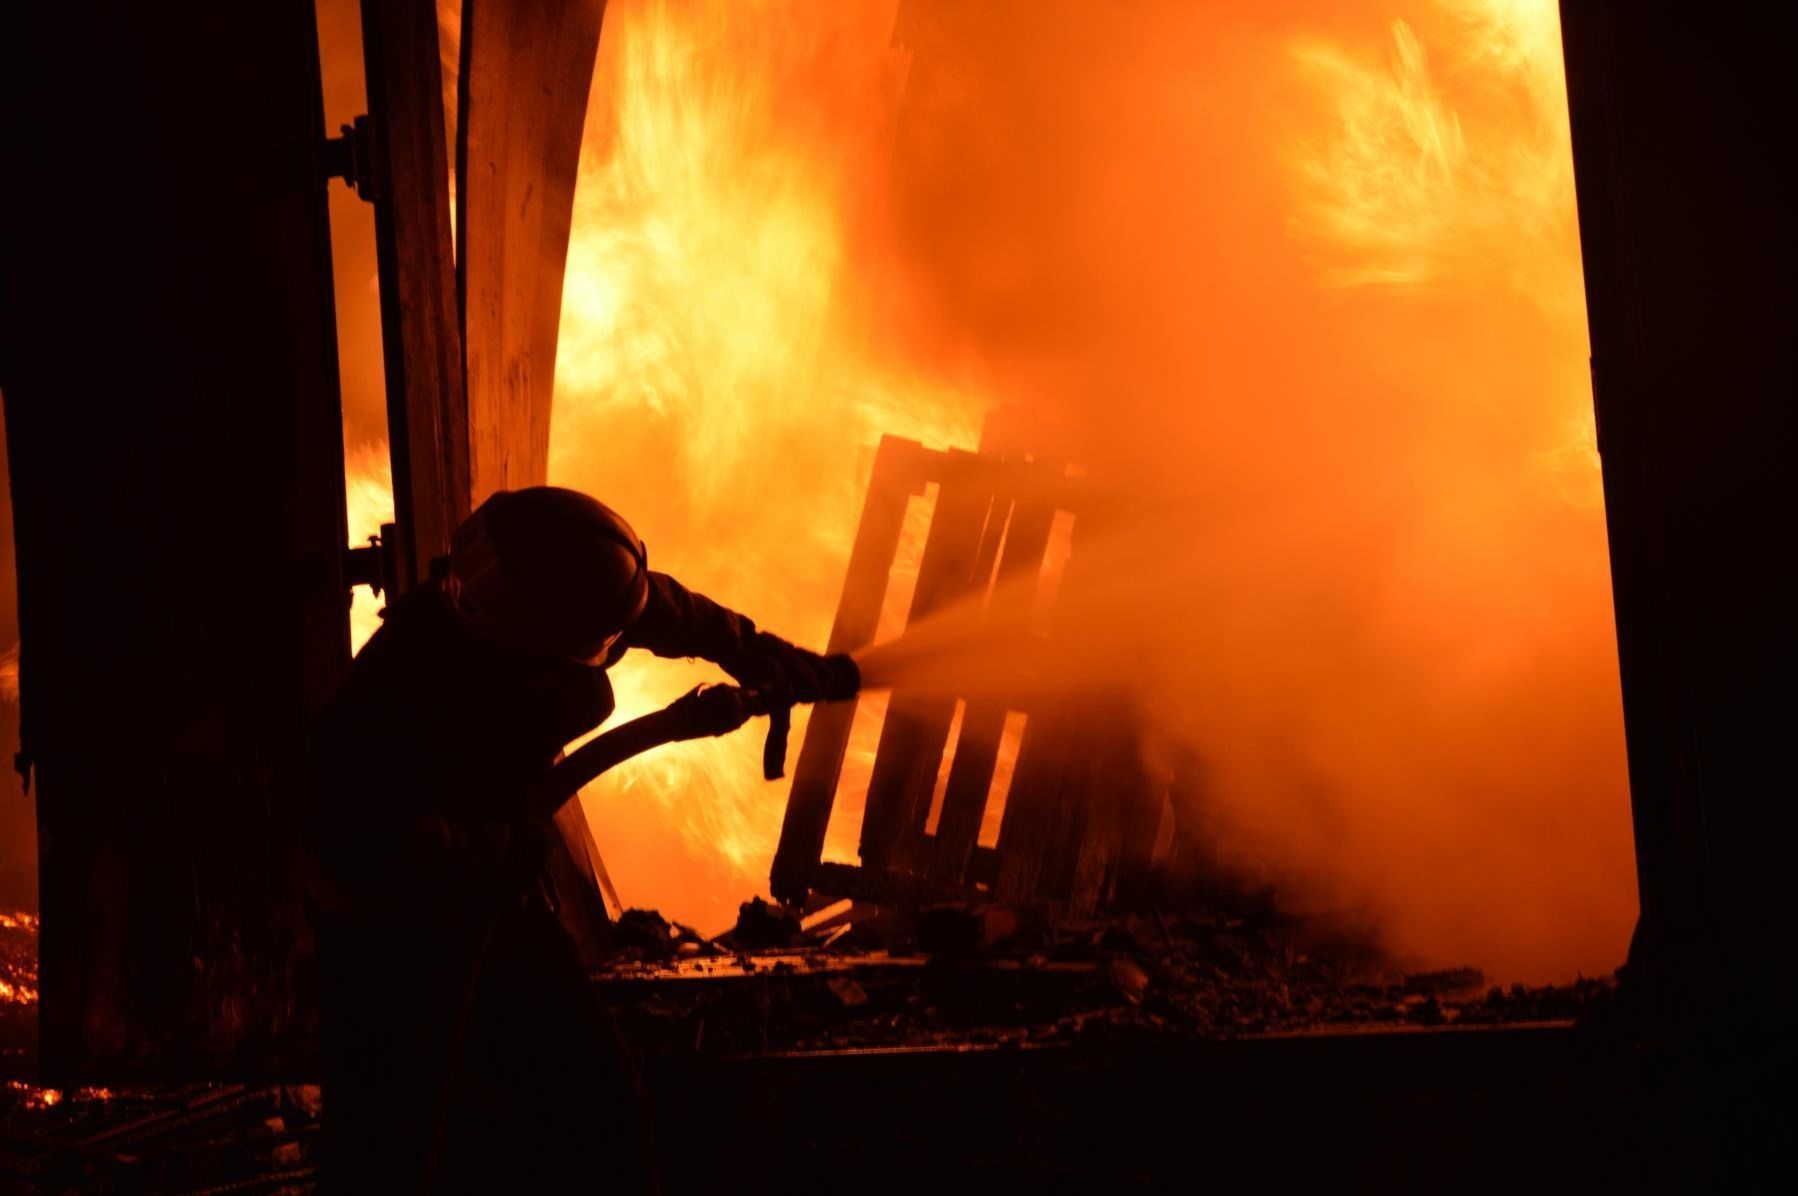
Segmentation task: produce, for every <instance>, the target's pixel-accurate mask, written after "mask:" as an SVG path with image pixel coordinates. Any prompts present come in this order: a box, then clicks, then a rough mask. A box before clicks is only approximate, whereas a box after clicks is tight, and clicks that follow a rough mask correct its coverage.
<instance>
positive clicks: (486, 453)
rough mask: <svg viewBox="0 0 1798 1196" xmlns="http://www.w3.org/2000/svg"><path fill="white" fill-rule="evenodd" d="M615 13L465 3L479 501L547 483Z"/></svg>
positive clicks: (468, 341) (464, 238)
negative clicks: (602, 62)
mask: <svg viewBox="0 0 1798 1196" xmlns="http://www.w3.org/2000/svg"><path fill="white" fill-rule="evenodd" d="M424 7H425V8H426V9H429V8H430V7H431V6H430V4H429V3H428V2H427V3H425V4H424ZM605 8H606V6H605V0H464V3H463V6H462V72H461V73H462V77H461V79H460V86H459V88H458V89H457V103H458V106H459V108H460V112H459V114H458V118H457V121H456V158H457V162H456V180H457V190H456V195H457V198H458V200H459V203H460V206H459V209H458V212H457V215H458V217H459V221H458V225H457V230H456V244H457V247H458V250H459V256H458V259H457V268H458V269H459V270H460V271H461V277H460V283H459V285H460V295H461V302H462V317H463V325H462V335H463V349H464V350H465V361H466V363H467V367H468V372H467V381H468V394H467V415H466V420H467V448H466V452H467V457H466V469H467V477H468V486H469V487H472V490H471V494H472V501H475V502H479V501H480V500H482V499H484V498H486V497H487V496H488V495H489V494H491V493H493V492H494V491H495V490H503V489H512V488H516V487H519V486H536V485H541V484H542V483H543V482H544V481H545V480H547V476H548V472H549V416H550V400H551V397H552V394H553V391H554V386H555V377H556V339H557V337H558V335H559V334H560V332H561V326H562V280H563V277H564V275H565V274H566V273H567V258H568V237H569V232H570V229H571V227H572V224H573V220H574V186H575V179H576V176H577V175H578V174H579V172H580V161H581V134H582V132H583V131H584V130H585V128H586V117H587V101H588V96H589V93H590V92H591V90H592V85H593V63H594V59H595V57H596V56H597V54H598V52H599V33H600V25H601V21H602V19H603V18H604V16H605ZM433 44H434V43H433ZM431 77H432V79H433V80H434V79H435V78H436V75H435V73H434V72H433V74H432V76H431ZM433 86H435V84H433ZM439 143H440V142H439Z"/></svg>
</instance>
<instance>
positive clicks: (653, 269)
mask: <svg viewBox="0 0 1798 1196" xmlns="http://www.w3.org/2000/svg"><path fill="white" fill-rule="evenodd" d="M894 11H895V4H894V3H892V2H891V0H888V2H886V3H881V4H873V5H868V4H861V5H849V4H845V5H819V4H809V3H807V4H785V5H773V6H754V5H742V4H736V3H729V2H720V0H713V2H710V3H698V4H683V5H664V4H659V3H640V4H631V3H616V4H613V5H611V6H610V7H609V8H608V10H607V13H606V27H605V34H604V38H603V40H602V44H601V47H600V55H599V64H598V68H597V71H596V75H595V85H594V94H593V105H592V109H591V112H590V116H589V123H588V129H587V134H586V144H585V146H584V158H583V163H582V171H581V178H580V184H579V189H578V191H577V195H576V213H575V224H574V232H573V238H572V245H571V248H570V255H569V266H568V276H567V283H566V288H565V291H564V304H565V308H564V313H563V322H562V331H561V343H560V347H559V350H558V359H557V382H556V385H557V389H556V396H557V398H556V408H555V412H554V418H553V423H552V427H551V461H550V473H551V480H552V481H554V482H557V483H560V484H564V485H571V486H576V487H579V488H581V489H585V490H588V491H590V492H592V493H594V494H596V495H598V496H600V497H601V498H603V499H604V500H605V501H607V502H609V503H612V504H613V505H615V506H617V507H619V508H620V509H621V510H622V511H624V512H625V513H626V514H627V515H628V516H629V518H630V519H631V520H632V521H633V522H634V523H635V524H636V526H637V528H638V530H639V531H640V532H641V534H642V535H643V536H644V538H645V540H646V542H647V543H648V545H649V552H650V561H651V564H652V566H654V567H657V568H661V569H665V570H667V571H669V572H671V573H673V574H674V575H675V576H677V577H679V578H681V579H682V580H683V581H685V582H686V583H687V584H688V585H690V586H692V587H693V588H695V589H698V590H700V591H702V592H704V593H707V594H709V595H711V596H712V597H714V598H716V599H718V600H719V601H721V602H724V603H726V604H728V605H731V606H733V607H736V608H737V609H740V610H743V611H744V612H746V613H748V614H750V615H751V616H753V617H754V618H756V619H757V620H758V621H759V622H760V623H761V624H762V625H763V626H765V627H768V628H770V629H771V630H775V631H777V632H779V633H780V634H783V635H786V636H788V637H789V638H792V639H795V640H797V641H798V642H801V643H804V644H807V645H809V646H812V647H815V648H817V647H822V646H823V640H824V638H825V636H826V634H827V632H828V630H829V626H830V620H831V616H832V614H833V613H834V611H835V607H836V595H837V588H838V586H839V585H840V584H841V581H842V570H843V564H844V561H845V560H846V559H847V555H848V550H849V544H850V542H851V539H852V537H853V536H854V532H855V526H856V521H857V519H858V517H859V515H860V509H861V496H862V489H863V487H864V486H865V484H866V480H867V476H868V470H869V468H870V466H871V464H872V454H873V449H874V446H875V444H876V443H877V442H878V440H879V437H880V435H881V434H882V433H887V432H891V433H896V434H898V435H904V436H912V437H915V438H917V439H920V440H923V441H925V442H926V443H929V444H932V445H935V446H939V447H940V446H944V445H948V444H958V445H971V444H972V443H973V442H974V440H975V439H976V438H977V433H978V427H979V419H980V416H981V414H982V412H983V410H984V407H985V406H986V401H985V399H984V398H983V397H982V396H980V395H978V394H976V393H971V392H969V391H967V390H965V389H964V388H961V387H958V386H956V385H954V384H952V383H950V382H947V381H945V380H944V379H943V377H942V376H941V375H935V374H931V373H927V372H921V371H918V370H915V369H912V368H910V367H909V365H907V364H906V363H903V362H899V363H895V362H892V361H890V360H886V359H883V358H882V357H881V356H880V355H879V354H878V352H877V351H876V346H875V344H874V343H873V338H872V337H871V336H870V335H869V330H868V328H867V326H866V321H867V319H868V316H869V303H868V295H867V293H866V287H865V280H864V279H860V278H858V277H856V276H855V274H854V273H853V260H852V257H853V249H854V244H855V241H856V237H857V233H858V226H860V225H861V224H862V223H863V222H866V221H868V220H871V219H872V218H873V216H874V215H875V213H873V212H871V211H869V210H868V208H867V207H866V205H868V204H870V203H872V202H873V201H874V200H875V199H876V198H877V195H876V191H875V189H874V186H873V185H874V184H875V183H876V181H877V180H878V177H879V175H880V172H881V171H882V170H883V169H884V164H885V162H886V159H887V150H886V146H887V142H888V141H889V139H890V137H891V131H892V128H893V123H894V121H895V119H896V118H897V114H898V106H899V101H900V99H901V96H902V93H903V88H904V83H905V72H906V67H907V57H906V55H905V54H904V53H902V52H900V51H898V50H895V49H893V48H892V46H891V33H892V28H893V19H894ZM926 526H927V523H926V521H925V520H923V519H921V518H920V519H918V520H915V521H914V525H913V527H912V531H913V534H914V535H916V536H920V537H921V535H922V533H923V530H924V528H925V527H926ZM713 675H714V674H712V673H711V671H710V670H708V669H705V668H701V667H698V666H694V665H690V664H686V663H682V662H667V661H657V660H639V659H636V658H634V657H633V658H627V660H626V661H625V662H623V663H622V664H621V665H620V666H619V667H617V668H615V669H614V670H613V680H614V684H615V686H616V688H617V692H618V698H619V716H620V717H630V716H633V715H635V714H638V713H642V712H643V711H645V710H648V709H650V708H652V707H654V706H657V705H660V704H661V703H663V702H666V701H668V700H669V699H671V698H673V697H675V696H676V695H678V694H679V693H680V692H682V691H683V690H684V689H686V688H687V687H689V686H691V685H693V684H694V683H695V682H696V681H697V680H699V679H701V678H710V677H712V676H713ZM801 717H803V715H801ZM797 721H798V720H796V722H797ZM801 733H802V728H801V727H800V726H796V727H795V740H794V742H795V743H797V742H798V736H799V734H801ZM872 750H873V746H872V742H871V741H869V742H866V743H858V744H857V745H855V746H854V747H852V754H854V755H861V754H864V753H865V754H868V755H871V753H872ZM759 752H760V745H759V743H758V742H757V740H756V736H755V735H754V734H753V733H745V734H741V735H737V736H733V737H731V738H728V739H723V740H717V741H711V742H700V743H692V744H684V745H680V746H679V747H675V748H669V749H664V750H662V751H659V752H656V753H653V754H651V755H649V756H646V757H643V758H641V759H639V760H637V761H633V762H632V763H630V764H629V765H626V766H624V767H622V768H620V769H617V770H615V771H614V772H613V773H612V774H611V775H609V776H608V777H607V778H605V779H604V780H603V781H602V783H601V784H599V785H597V786H595V787H593V788H592V789H590V790H589V792H588V793H587V794H586V795H585V797H586V806H587V810H588V813H589V816H590V818H591V819H592V821H593V823H594V826H595V831H596V835H597V837H598V839H599V841H600V843H601V845H602V849H603V850H604V851H605V852H606V856H607V861H608V864H609V865H610V866H611V868H612V871H613V875H614V877H615V879H616V880H617V881H618V883H619V886H620V888H621V890H622V891H624V892H625V893H626V894H627V895H628V898H629V900H630V901H632V902H633V903H643V904H653V905H658V906H660V907H661V908H662V909H664V910H666V911H668V912H669V913H670V914H671V915H672V916H676V917H679V918H682V919H683V920H688V921H692V922H695V923H697V924H699V925H701V926H709V927H716V928H722V927H724V926H726V925H728V924H729V922H730V920H731V918H732V917H733V916H734V914H735V909H736V904H737V902H739V901H742V900H744V899H746V898H747V897H748V896H750V895H751V894H752V893H754V892H757V891H760V890H762V889H763V888H764V887H765V885H766V883H767V870H768V861H769V858H770V857H771V855H772V852H773V848H774V842H775V839H776V837H777V836H778V834H779V828H780V819H781V813H782V810H783V808H784V803H785V797H786V786H785V784H784V783H780V784H770V783H768V782H765V781H763V780H762V778H761V772H760V756H759Z"/></svg>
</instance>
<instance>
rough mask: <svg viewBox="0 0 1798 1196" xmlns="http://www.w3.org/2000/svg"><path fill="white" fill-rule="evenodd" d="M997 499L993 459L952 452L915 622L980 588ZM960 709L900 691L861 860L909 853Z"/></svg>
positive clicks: (880, 756)
mask: <svg viewBox="0 0 1798 1196" xmlns="http://www.w3.org/2000/svg"><path fill="white" fill-rule="evenodd" d="M992 496H993V485H992V480H991V468H990V464H989V463H988V462H986V461H984V460H983V459H982V458H981V457H979V456H978V455H977V454H974V453H968V452H962V451H960V450H956V449H951V450H949V454H948V463H947V467H946V469H945V473H944V477H943V481H942V485H941V488H940V489H939V491H938V493H937V502H936V511H935V513H934V514H933V516H932V518H931V522H930V537H929V539H927V540H926V541H925V544H924V555H923V558H922V560H921V561H920V562H919V564H918V585H917V589H916V591H915V592H914V594H913V597H912V606H911V614H910V620H909V621H910V623H918V622H920V621H922V620H923V619H925V618H927V617H928V616H930V615H931V614H934V613H936V612H937V611H940V610H943V609H945V608H947V607H948V606H949V605H950V604H951V603H953V602H955V601H956V600H957V599H959V598H962V597H964V596H966V595H967V594H968V593H969V592H970V591H971V590H972V589H973V588H974V584H975V578H974V563H975V560H976V558H977V556H978V553H979V548H980V538H981V535H982V533H983V532H984V531H985V527H986V521H987V514H988V511H989V510H990V508H991V507H992V505H993V499H992ZM954 712H955V698H954V696H953V695H950V694H942V693H912V692H907V691H904V690H895V691H894V693H893V695H892V699H891V701H890V703H889V705H888V707H887V717H886V722H885V724H884V725H883V726H882V727H881V731H880V745H879V747H878V749H877V750H876V753H875V758H874V771H873V775H872V777H871V779H870V780H869V782H868V804H867V812H866V814H865V815H864V818H863V822H862V836H861V858H862V860H863V862H865V863H867V864H869V865H871V866H874V867H882V866H885V865H886V864H888V863H889V862H892V861H893V860H894V859H895V858H896V857H899V856H903V855H905V854H907V853H908V851H909V847H910V844H909V842H908V840H910V839H911V838H912V837H914V836H915V835H917V834H918V833H919V832H920V831H921V830H922V826H923V820H924V817H925V816H926V815H927V814H928V812H929V801H930V794H931V791H932V789H933V788H934V787H935V782H936V775H937V771H938V769H939V768H940V767H941V764H942V759H943V750H944V746H945V744H946V742H947V740H948V736H949V723H950V721H951V719H952V718H953V716H954Z"/></svg>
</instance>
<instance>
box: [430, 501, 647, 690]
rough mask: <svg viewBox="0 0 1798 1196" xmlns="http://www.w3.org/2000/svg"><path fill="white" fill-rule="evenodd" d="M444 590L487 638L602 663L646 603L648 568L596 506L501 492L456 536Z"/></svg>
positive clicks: (624, 527) (618, 520) (618, 525)
mask: <svg viewBox="0 0 1798 1196" xmlns="http://www.w3.org/2000/svg"><path fill="white" fill-rule="evenodd" d="M444 590H445V593H446V594H447V595H448V597H449V599H450V601H451V603H452V604H453V605H454V606H455V608H456V610H457V611H458V612H459V613H460V614H461V616H462V618H463V619H464V620H466V621H467V622H468V624H469V625H470V626H471V627H473V628H474V629H475V630H476V631H478V632H480V633H481V634H483V635H488V636H491V637H493V638H494V639H498V640H500V641H502V642H505V643H508V644H511V645H513V646H515V647H519V648H523V649H526V650H529V651H533V652H540V653H545V654H548V655H553V656H560V657H566V658H567V659H570V660H577V661H581V662H583V663H586V664H600V663H603V662H604V661H605V660H606V658H607V656H608V654H609V653H610V652H611V650H612V647H613V645H614V644H615V643H616V642H617V640H618V637H619V635H620V634H621V633H622V632H623V630H624V629H625V628H626V627H628V626H630V625H631V623H633V622H635V621H636V619H637V617H638V616H639V615H641V614H642V613H643V608H644V606H645V605H646V604H647V603H648V601H649V560H648V556H647V554H646V553H645V551H644V548H643V541H642V540H641V539H639V538H638V536H637V533H636V532H635V531H633V530H632V529H631V525H630V524H628V523H626V522H625V521H624V518H623V517H622V516H620V515H619V514H618V513H617V512H616V511H614V510H612V509H611V508H610V507H608V506H606V505H605V504H604V503H602V502H599V501H598V500H597V499H594V498H590V497H588V496H587V495H585V494H582V493H580V492H579V491H576V490H566V489H563V488H562V487H560V486H531V487H527V488H525V489H523V490H501V491H499V492H498V493H496V494H494V495H493V496H492V497H491V498H489V499H488V500H487V501H486V502H484V503H482V504H481V505H480V506H479V507H477V508H476V509H475V512H474V513H473V514H472V515H470V516H469V517H468V518H467V519H466V520H464V521H463V523H462V526H461V527H459V528H457V529H456V534H455V536H454V538H453V539H452V541H451V545H450V562H449V572H448V576H447V578H446V581H445V584H444Z"/></svg>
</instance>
